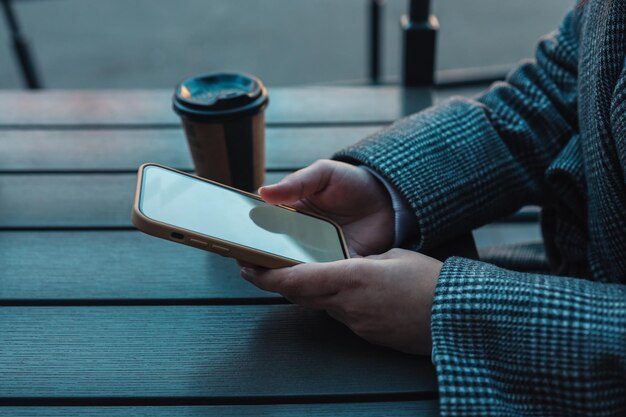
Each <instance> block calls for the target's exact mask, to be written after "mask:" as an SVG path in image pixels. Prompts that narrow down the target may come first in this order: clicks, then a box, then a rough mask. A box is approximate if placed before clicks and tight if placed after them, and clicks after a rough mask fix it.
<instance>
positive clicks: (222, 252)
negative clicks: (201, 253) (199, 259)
mask: <svg viewBox="0 0 626 417" xmlns="http://www.w3.org/2000/svg"><path fill="white" fill-rule="evenodd" d="M211 249H213V250H214V251H215V252H217V253H219V254H220V255H224V256H226V255H228V254H229V253H230V249H228V248H225V247H223V246H219V245H211Z"/></svg>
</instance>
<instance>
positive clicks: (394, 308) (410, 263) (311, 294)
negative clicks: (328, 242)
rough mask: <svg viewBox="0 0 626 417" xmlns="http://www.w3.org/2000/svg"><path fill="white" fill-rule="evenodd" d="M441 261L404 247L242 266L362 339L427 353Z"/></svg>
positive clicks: (259, 281) (251, 277)
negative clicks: (266, 265) (289, 264)
mask: <svg viewBox="0 0 626 417" xmlns="http://www.w3.org/2000/svg"><path fill="white" fill-rule="evenodd" d="M441 266H442V263H441V262H439V261H437V260H436V259H433V258H429V257H428V256H425V255H421V254H419V253H416V252H411V251H407V250H402V249H392V250H390V251H389V252H386V253H384V254H382V255H373V256H368V257H365V258H354V259H347V260H343V261H337V262H329V263H308V264H299V265H296V266H292V267H289V268H281V269H273V270H262V269H255V268H242V270H241V275H242V276H243V277H244V278H246V279H247V280H248V281H250V282H252V283H253V284H254V285H256V286H257V287H259V288H261V289H264V290H267V291H274V292H278V293H280V294H282V295H283V296H284V297H285V298H287V299H288V300H290V301H291V302H293V303H296V304H300V305H302V306H305V307H310V308H314V309H320V310H326V311H327V312H328V314H330V315H331V316H332V317H334V318H336V319H337V320H339V321H341V322H343V323H344V324H346V325H347V326H348V327H349V328H350V329H352V331H353V332H354V333H356V334H357V335H358V336H360V337H362V338H364V339H365V340H367V341H369V342H371V343H374V344H377V345H383V346H388V347H391V348H394V349H397V350H400V351H402V352H407V353H415V354H424V355H426V354H428V355H429V354H430V352H431V347H432V340H431V336H430V309H431V306H432V302H433V297H434V294H435V287H436V285H437V279H438V278H439V272H440V271H441Z"/></svg>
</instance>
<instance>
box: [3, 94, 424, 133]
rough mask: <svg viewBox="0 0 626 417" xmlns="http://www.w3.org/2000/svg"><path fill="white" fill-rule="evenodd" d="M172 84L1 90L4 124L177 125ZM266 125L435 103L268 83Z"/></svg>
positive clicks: (334, 119) (383, 118)
mask: <svg viewBox="0 0 626 417" xmlns="http://www.w3.org/2000/svg"><path fill="white" fill-rule="evenodd" d="M173 90H174V88H173V87H172V89H171V90H134V91H122V90H119V91H114V90H108V91H60V90H54V91H42V92H35V93H29V94H28V93H27V94H25V93H23V92H17V91H15V92H12V91H5V92H0V125H3V126H4V128H13V127H26V128H29V129H33V128H41V127H50V126H56V127H60V126H62V127H68V128H77V127H86V126H90V127H95V126H152V127H154V126H170V127H176V126H178V125H179V123H180V122H179V118H178V116H177V115H176V114H175V113H174V111H173V110H172V93H173ZM269 95H270V104H269V107H268V108H267V113H266V120H267V125H268V126H275V125H329V124H330V125H332V124H339V125H342V124H366V125H372V124H379V125H380V124H387V123H390V122H393V121H395V120H396V119H398V118H400V117H402V116H404V115H408V114H411V113H413V112H415V111H418V110H421V109H423V108H424V107H427V106H429V105H430V104H431V102H432V98H431V92H430V90H429V89H423V88H422V89H420V88H416V89H402V88H401V87H391V86H381V87H369V86H366V87H321V86H320V87H316V86H310V87H283V88H270V89H269Z"/></svg>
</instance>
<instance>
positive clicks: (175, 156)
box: [0, 94, 382, 172]
mask: <svg viewBox="0 0 626 417" xmlns="http://www.w3.org/2000/svg"><path fill="white" fill-rule="evenodd" d="M0 96H1V94H0ZM0 103H1V101H0ZM381 128H382V126H365V127H358V126H357V127H345V126H343V127H320V128H310V127H309V128H269V129H267V132H266V167H267V168H268V169H270V170H273V171H275V170H295V169H299V168H303V167H305V166H307V165H309V164H311V163H312V162H313V161H315V160H317V159H322V158H329V157H331V156H332V154H333V153H334V152H336V151H338V150H339V149H342V148H344V147H346V146H348V145H350V144H352V143H355V142H357V141H359V140H360V139H363V138H365V137H366V136H368V135H370V134H372V133H374V132H376V131H377V130H379V129H381ZM144 162H156V163H160V164H163V165H166V166H171V167H173V168H178V169H184V170H192V169H193V165H192V163H191V156H190V154H189V149H188V147H187V141H186V139H185V136H184V133H183V131H182V129H181V128H180V127H176V128H166V129H114V130H106V129H97V130H94V129H92V130H84V129H76V130H70V131H68V130H59V129H46V130H20V129H18V130H15V129H14V130H2V129H0V172H58V171H61V172H94V171H97V172H108V171H112V172H119V171H122V172H136V170H137V167H139V165H141V164H143V163H144Z"/></svg>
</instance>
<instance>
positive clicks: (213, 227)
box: [139, 165, 345, 262]
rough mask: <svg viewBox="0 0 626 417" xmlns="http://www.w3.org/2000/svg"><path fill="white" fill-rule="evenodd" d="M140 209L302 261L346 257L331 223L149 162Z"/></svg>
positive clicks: (154, 216)
mask: <svg viewBox="0 0 626 417" xmlns="http://www.w3.org/2000/svg"><path fill="white" fill-rule="evenodd" d="M139 209H140V210H141V212H142V213H143V214H144V215H145V216H147V217H149V218H151V219H153V220H156V221H159V222H161V223H167V224H170V225H173V226H176V227H178V228H183V229H187V230H191V231H194V232H197V233H201V234H203V235H208V236H212V237H215V238H218V239H222V240H225V241H228V242H232V243H236V244H239V245H243V246H247V247H250V248H254V249H258V250H261V251H264V252H268V253H271V254H274V255H279V256H283V257H285V258H289V259H293V260H296V261H300V262H331V261H336V260H340V259H345V255H344V252H343V249H342V245H341V241H340V238H339V233H338V231H337V229H336V228H335V226H334V225H332V224H331V223H329V222H327V221H324V220H321V219H318V218H316V217H312V216H307V215H305V214H302V213H298V212H294V211H290V210H287V209H284V208H281V207H277V206H273V205H270V204H267V203H264V202H262V201H259V200H256V199H254V198H251V197H248V196H245V195H243V194H239V193H237V192H233V191H231V190H229V189H227V188H223V187H220V186H217V185H213V184H211V183H207V182H204V181H200V180H198V179H195V178H192V177H189V176H186V175H182V174H179V173H177V172H173V171H170V170H167V169H163V168H160V167H157V166H152V165H148V166H147V167H145V168H144V170H143V181H142V187H141V195H140V200H139Z"/></svg>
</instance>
